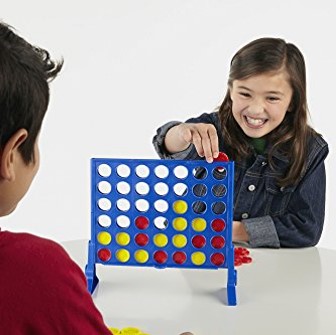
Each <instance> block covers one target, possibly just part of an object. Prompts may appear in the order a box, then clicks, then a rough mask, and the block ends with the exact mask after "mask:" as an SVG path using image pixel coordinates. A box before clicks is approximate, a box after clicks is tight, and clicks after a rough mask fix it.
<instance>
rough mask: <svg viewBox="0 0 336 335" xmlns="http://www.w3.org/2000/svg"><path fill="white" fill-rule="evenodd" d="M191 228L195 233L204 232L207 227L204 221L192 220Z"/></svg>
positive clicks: (200, 219) (199, 219)
mask: <svg viewBox="0 0 336 335" xmlns="http://www.w3.org/2000/svg"><path fill="white" fill-rule="evenodd" d="M191 226H192V228H193V229H194V230H195V231H204V230H205V228H206V226H207V223H206V221H205V220H204V219H202V218H197V219H194V220H192V222H191Z"/></svg>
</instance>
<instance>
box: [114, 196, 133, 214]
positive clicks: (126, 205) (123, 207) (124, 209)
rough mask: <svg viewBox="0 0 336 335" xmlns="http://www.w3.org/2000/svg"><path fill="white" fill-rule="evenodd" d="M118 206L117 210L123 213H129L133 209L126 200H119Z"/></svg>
mask: <svg viewBox="0 0 336 335" xmlns="http://www.w3.org/2000/svg"><path fill="white" fill-rule="evenodd" d="M116 205H117V208H118V209H119V210H120V211H122V212H127V211H129V209H130V208H131V204H130V202H129V201H128V200H127V199H125V198H121V199H118V200H117V204H116Z"/></svg>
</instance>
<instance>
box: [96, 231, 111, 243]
mask: <svg viewBox="0 0 336 335" xmlns="http://www.w3.org/2000/svg"><path fill="white" fill-rule="evenodd" d="M97 240H98V242H99V243H100V244H103V245H108V244H110V243H111V241H112V236H111V235H110V234H109V233H108V232H106V231H101V232H100V233H99V234H98V235H97Z"/></svg>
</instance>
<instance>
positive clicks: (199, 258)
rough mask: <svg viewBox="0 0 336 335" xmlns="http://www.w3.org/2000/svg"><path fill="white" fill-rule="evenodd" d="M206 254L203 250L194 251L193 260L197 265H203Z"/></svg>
mask: <svg viewBox="0 0 336 335" xmlns="http://www.w3.org/2000/svg"><path fill="white" fill-rule="evenodd" d="M205 259H206V258H205V255H204V253H203V252H200V251H196V252H193V253H192V254H191V261H192V262H193V263H194V264H195V265H202V264H204V262H205Z"/></svg>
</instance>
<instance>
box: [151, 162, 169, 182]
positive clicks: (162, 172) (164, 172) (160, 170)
mask: <svg viewBox="0 0 336 335" xmlns="http://www.w3.org/2000/svg"><path fill="white" fill-rule="evenodd" d="M154 173H155V175H156V176H157V177H158V178H160V179H164V178H167V177H168V175H169V170H168V168H167V167H166V166H164V165H158V166H157V167H156V168H155V169H154Z"/></svg>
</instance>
